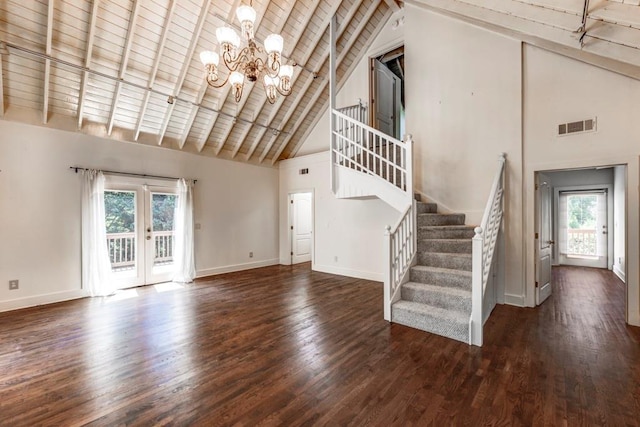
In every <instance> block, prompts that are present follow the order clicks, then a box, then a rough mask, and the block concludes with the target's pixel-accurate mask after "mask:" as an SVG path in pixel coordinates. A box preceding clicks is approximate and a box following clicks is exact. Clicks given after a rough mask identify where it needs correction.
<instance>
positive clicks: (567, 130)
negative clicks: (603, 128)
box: [558, 117, 596, 136]
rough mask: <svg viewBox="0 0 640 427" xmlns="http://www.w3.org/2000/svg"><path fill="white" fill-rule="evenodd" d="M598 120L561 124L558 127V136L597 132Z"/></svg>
mask: <svg viewBox="0 0 640 427" xmlns="http://www.w3.org/2000/svg"><path fill="white" fill-rule="evenodd" d="M595 130H596V118H595V117H594V118H592V119H586V120H580V121H579V122H571V123H561V124H559V125H558V136H565V135H571V134H574V133H583V132H595Z"/></svg>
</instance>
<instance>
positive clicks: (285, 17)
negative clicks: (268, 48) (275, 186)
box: [216, 3, 304, 157]
mask: <svg viewBox="0 0 640 427" xmlns="http://www.w3.org/2000/svg"><path fill="white" fill-rule="evenodd" d="M287 9H291V11H293V6H291V7H290V6H289V3H287V4H286V5H285V7H284V10H287ZM292 13H293V12H291V13H290V14H283V15H282V16H281V17H280V22H279V23H278V25H277V27H276V30H275V31H274V33H275V34H281V33H282V30H283V29H284V27H285V25H286V24H287V21H288V20H289V18H290V17H291V14H292ZM302 31H304V29H303V30H302ZM283 53H284V52H283ZM282 60H283V61H284V56H283V59H282ZM254 86H255V84H254V85H251V87H250V88H249V90H248V91H247V92H246V93H243V94H242V99H243V100H244V101H241V102H240V103H239V104H238V108H237V109H236V115H237V116H239V115H240V114H242V110H243V109H244V106H245V104H246V103H247V100H248V99H249V97H250V96H251V92H252V90H253V87H254ZM245 89H246V87H245ZM280 98H282V96H280ZM266 99H267V98H266V96H265V97H264V100H266ZM263 106H264V103H263V104H262V105H261V106H260V107H259V110H262V107H263ZM254 118H255V117H254ZM235 125H236V122H235V121H233V122H231V126H230V129H229V130H228V131H227V133H226V136H225V138H224V139H222V140H221V141H220V144H218V149H217V150H216V155H218V154H220V151H222V148H223V147H224V146H225V145H226V143H227V139H228V138H229V135H231V132H232V130H233V128H234V127H235ZM238 144H239V141H238V142H236V145H238ZM233 151H234V152H235V153H237V150H236V149H235V147H234V150H233ZM233 157H235V156H233Z"/></svg>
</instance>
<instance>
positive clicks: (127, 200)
mask: <svg viewBox="0 0 640 427" xmlns="http://www.w3.org/2000/svg"><path fill="white" fill-rule="evenodd" d="M104 219H105V223H106V226H107V234H111V233H133V232H134V231H135V222H136V197H135V193H133V192H130V191H105V192H104Z"/></svg>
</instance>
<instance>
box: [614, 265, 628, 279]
mask: <svg viewBox="0 0 640 427" xmlns="http://www.w3.org/2000/svg"><path fill="white" fill-rule="evenodd" d="M613 274H615V275H616V276H618V278H619V279H620V280H622V282H623V283H627V279H626V278H625V274H624V271H622V270H620V269H619V268H618V266H617V265H614V266H613Z"/></svg>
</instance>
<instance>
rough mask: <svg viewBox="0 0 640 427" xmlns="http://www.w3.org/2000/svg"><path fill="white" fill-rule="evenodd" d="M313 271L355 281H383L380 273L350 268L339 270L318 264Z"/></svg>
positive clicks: (338, 268) (339, 268)
mask: <svg viewBox="0 0 640 427" xmlns="http://www.w3.org/2000/svg"><path fill="white" fill-rule="evenodd" d="M313 270H314V271H319V272H321V273H330V274H337V275H339V276H347V277H354V278H356V279H365V280H374V281H376V282H383V281H384V277H383V275H382V273H372V272H370V271H360V270H352V269H350V268H341V267H334V266H330V265H319V264H316V265H314V266H313Z"/></svg>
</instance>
